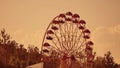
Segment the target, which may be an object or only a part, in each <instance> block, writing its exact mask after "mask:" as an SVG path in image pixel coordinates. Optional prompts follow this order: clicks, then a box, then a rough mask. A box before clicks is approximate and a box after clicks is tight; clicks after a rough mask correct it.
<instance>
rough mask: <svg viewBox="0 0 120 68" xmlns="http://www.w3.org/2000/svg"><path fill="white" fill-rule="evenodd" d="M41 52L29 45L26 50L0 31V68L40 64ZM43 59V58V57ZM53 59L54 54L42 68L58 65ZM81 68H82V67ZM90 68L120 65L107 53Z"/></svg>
mask: <svg viewBox="0 0 120 68" xmlns="http://www.w3.org/2000/svg"><path fill="white" fill-rule="evenodd" d="M42 57H43V56H42V55H41V52H40V50H39V48H38V47H36V46H34V45H29V46H28V47H27V48H25V47H24V44H20V43H18V42H16V41H15V40H11V36H10V35H9V34H7V33H6V31H5V29H2V30H1V31H0V68H25V67H26V66H29V65H32V64H36V63H40V62H42V60H41V58H42ZM44 57H45V56H44ZM52 57H54V58H55V53H54V54H53V55H51V56H50V57H46V58H45V59H46V61H43V62H44V68H48V67H49V68H55V67H58V66H59V64H60V62H59V61H60V60H59V59H57V57H56V58H55V59H49V58H52ZM82 68H83V67H82ZM92 68H120V65H119V64H118V63H116V62H115V61H114V58H113V57H112V55H111V52H110V51H108V52H107V53H106V54H104V56H103V57H101V56H96V58H95V59H94V62H93V64H92Z"/></svg>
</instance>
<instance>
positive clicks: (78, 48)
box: [41, 12, 94, 63]
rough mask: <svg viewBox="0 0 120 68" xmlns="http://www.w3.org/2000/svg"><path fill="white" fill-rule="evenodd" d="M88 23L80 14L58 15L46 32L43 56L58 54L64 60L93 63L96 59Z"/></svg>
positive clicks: (42, 48)
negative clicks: (87, 26)
mask: <svg viewBox="0 0 120 68" xmlns="http://www.w3.org/2000/svg"><path fill="white" fill-rule="evenodd" d="M85 25H86V22H85V21H84V20H81V19H80V16H79V15H78V14H73V13H71V12H66V13H62V14H59V15H57V16H56V17H55V18H54V19H53V20H52V21H51V23H50V24H49V26H48V27H47V29H46V31H45V35H44V38H43V42H42V47H41V50H42V55H45V56H51V55H52V53H53V52H56V54H57V56H58V57H59V58H61V59H62V60H66V59H70V60H77V61H80V62H81V63H85V62H89V63H91V62H92V61H93V58H94V54H93V48H92V45H93V42H92V41H91V40H90V33H91V32H90V30H89V29H88V28H86V26H85Z"/></svg>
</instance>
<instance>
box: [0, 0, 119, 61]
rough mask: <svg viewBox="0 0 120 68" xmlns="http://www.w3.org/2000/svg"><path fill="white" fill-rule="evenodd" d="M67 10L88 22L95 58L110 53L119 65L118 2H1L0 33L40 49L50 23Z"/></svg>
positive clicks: (90, 0)
mask: <svg viewBox="0 0 120 68" xmlns="http://www.w3.org/2000/svg"><path fill="white" fill-rule="evenodd" d="M68 11H71V12H73V13H78V14H79V15H80V16H81V19H84V20H85V21H86V22H87V27H88V28H89V29H90V30H91V32H92V34H91V39H92V40H93V42H94V44H95V45H94V50H95V51H96V52H97V55H99V56H103V54H104V53H106V52H107V51H109V50H110V51H111V52H112V55H113V57H114V58H115V60H116V61H117V62H119V63H120V53H119V51H120V0H0V30H1V29H2V28H5V29H6V31H7V33H9V34H10V35H11V37H12V39H15V40H16V41H17V42H19V43H23V44H25V45H26V47H27V45H28V44H34V45H36V46H38V47H39V48H40V46H41V41H42V39H43V35H44V33H45V29H46V28H47V26H48V24H49V23H50V22H51V20H52V19H53V18H54V17H55V16H56V15H58V14H59V13H65V12H68Z"/></svg>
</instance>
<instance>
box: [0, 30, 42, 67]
mask: <svg viewBox="0 0 120 68" xmlns="http://www.w3.org/2000/svg"><path fill="white" fill-rule="evenodd" d="M40 56H41V54H40V52H39V49H38V48H37V47H35V46H33V45H32V46H29V47H28V48H27V49H26V48H24V45H23V44H18V43H17V42H16V41H15V40H11V37H10V35H8V34H7V33H6V32H5V29H3V30H1V32H0V67H2V68H25V67H26V66H28V65H32V64H35V63H39V62H40Z"/></svg>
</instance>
